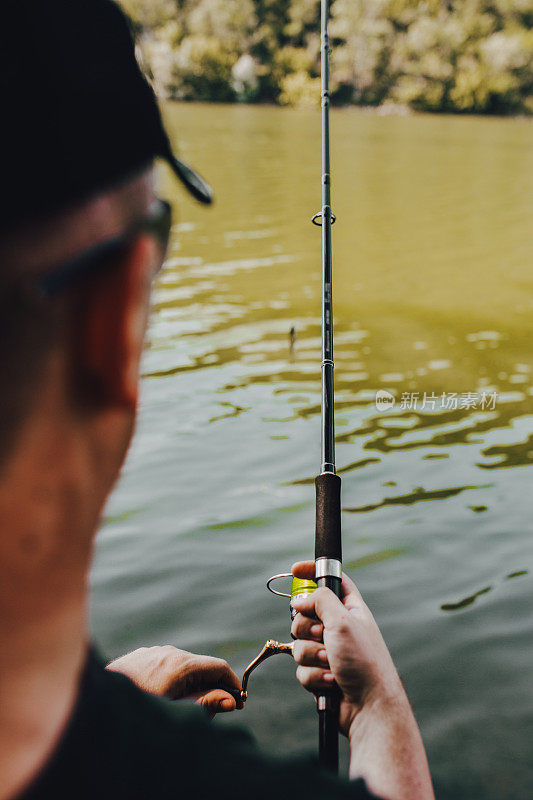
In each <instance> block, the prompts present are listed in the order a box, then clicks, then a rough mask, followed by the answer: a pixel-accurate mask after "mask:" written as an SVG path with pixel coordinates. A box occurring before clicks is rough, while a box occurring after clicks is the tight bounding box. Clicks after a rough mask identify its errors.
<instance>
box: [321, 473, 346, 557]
mask: <svg viewBox="0 0 533 800" xmlns="http://www.w3.org/2000/svg"><path fill="white" fill-rule="evenodd" d="M315 487H316V531H315V559H317V558H335V559H336V560H337V561H340V562H342V544H341V479H340V478H339V476H338V475H335V474H334V473H333V472H323V473H322V474H321V475H319V476H318V477H317V478H316V479H315Z"/></svg>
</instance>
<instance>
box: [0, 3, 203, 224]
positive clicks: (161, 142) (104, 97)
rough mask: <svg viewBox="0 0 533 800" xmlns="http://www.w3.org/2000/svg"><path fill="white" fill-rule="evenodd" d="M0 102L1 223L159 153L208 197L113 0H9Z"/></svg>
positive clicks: (85, 190)
mask: <svg viewBox="0 0 533 800" xmlns="http://www.w3.org/2000/svg"><path fill="white" fill-rule="evenodd" d="M0 105H1V108H2V122H1V124H0V159H1V162H0V230H6V229H9V228H11V227H13V226H15V225H17V224H20V223H24V222H26V221H29V220H31V219H34V218H39V217H42V216H43V215H49V214H52V213H54V212H55V211H57V210H60V209H62V208H66V207H68V206H69V205H70V204H71V203H75V202H79V201H81V200H83V199H85V198H89V197H91V196H93V195H96V194H98V193H100V192H102V191H105V190H106V189H107V188H110V187H112V186H114V185H117V184H119V183H120V182H121V181H123V180H126V179H127V178H128V177H129V176H131V175H133V174H135V172H136V171H138V170H139V169H142V168H143V166H144V165H146V166H147V165H149V164H150V163H151V161H152V160H153V159H154V158H155V157H161V158H163V159H165V160H166V161H167V162H168V164H169V165H170V167H171V168H172V170H173V171H174V173H175V174H176V175H177V177H178V178H179V179H180V181H181V182H182V183H183V184H184V186H185V187H186V188H187V189H188V190H189V191H190V192H191V194H192V195H194V197H195V198H196V199H197V200H199V201H200V202H203V203H211V202H212V199H213V193H212V190H211V188H210V187H209V186H208V184H207V183H206V182H205V181H204V180H203V179H202V178H201V177H200V176H199V175H198V174H197V173H196V172H195V171H194V170H192V169H191V167H189V166H187V165H186V164H185V163H184V162H183V161H181V160H180V159H178V158H177V157H176V156H175V155H174V153H173V150H172V147H171V144H170V142H169V139H168V136H167V134H166V132H165V129H164V127H163V123H162V120H161V115H160V112H159V108H158V105H157V101H156V98H155V95H154V92H153V89H152V87H151V86H150V84H149V83H148V82H147V80H146V79H145V77H144V75H143V74H142V71H141V69H140V67H139V65H138V63H137V60H136V57H135V45H134V40H133V36H132V32H131V28H130V24H129V22H128V20H127V18H126V17H125V15H124V14H123V12H122V11H121V10H120V8H119V7H118V6H117V5H116V4H115V3H114V2H112V0H3V3H2V14H1V28H0Z"/></svg>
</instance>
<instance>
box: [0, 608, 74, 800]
mask: <svg viewBox="0 0 533 800" xmlns="http://www.w3.org/2000/svg"><path fill="white" fill-rule="evenodd" d="M85 615H86V608H85V602H84V601H83V600H82V601H81V602H79V601H78V602H77V603H75V602H72V604H71V605H70V607H69V609H68V613H65V612H63V613H58V614H57V615H52V616H51V617H50V618H48V619H46V620H36V622H35V624H34V625H32V626H31V627H25V628H24V629H23V630H19V631H14V632H13V635H12V636H9V637H6V638H4V636H1V637H0V800H11V798H12V797H15V796H17V795H18V794H19V792H20V791H22V790H23V789H24V787H25V786H27V785H28V784H29V783H31V781H32V780H33V778H34V777H35V776H36V775H37V774H38V773H39V771H40V770H41V769H42V767H43V766H44V765H45V763H46V761H47V760H48V758H49V757H50V755H51V754H52V752H53V750H54V748H55V746H56V745H57V743H58V741H59V739H60V737H61V734H62V732H63V731H64V729H65V727H66V725H67V723H68V720H69V717H70V714H71V712H72V709H73V707H74V705H75V702H76V698H77V691H78V686H79V679H80V675H81V671H82V668H83V665H84V662H85V658H86V651H87V643H86V635H85Z"/></svg>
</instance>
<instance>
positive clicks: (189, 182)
mask: <svg viewBox="0 0 533 800" xmlns="http://www.w3.org/2000/svg"><path fill="white" fill-rule="evenodd" d="M165 158H166V161H167V162H168V164H169V165H170V166H171V168H172V170H173V172H174V173H175V174H176V175H177V177H178V178H179V179H180V181H181V182H182V183H183V185H184V186H185V187H186V189H188V190H189V192H190V193H191V194H192V195H193V197H195V198H196V199H197V200H199V201H200V203H204V204H205V205H210V204H211V203H212V202H213V199H214V195H213V190H212V188H211V187H210V186H209V184H208V183H206V181H204V179H203V178H201V177H200V175H198V173H197V172H195V171H194V170H193V169H192V168H191V167H189V166H188V164H185V162H184V161H181V160H180V159H179V158H176V156H175V155H173V154H170V153H169V154H168V155H166V156H165Z"/></svg>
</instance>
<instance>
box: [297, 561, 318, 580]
mask: <svg viewBox="0 0 533 800" xmlns="http://www.w3.org/2000/svg"><path fill="white" fill-rule="evenodd" d="M292 574H293V575H294V577H295V578H303V579H304V580H308V581H313V580H314V579H315V562H314V561H297V562H296V564H293V565H292Z"/></svg>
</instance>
